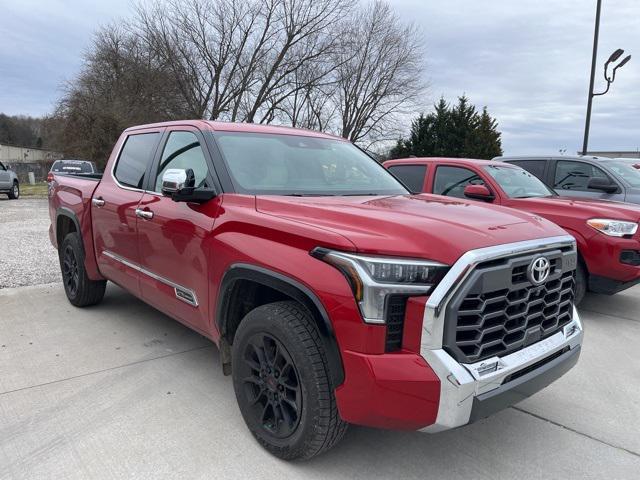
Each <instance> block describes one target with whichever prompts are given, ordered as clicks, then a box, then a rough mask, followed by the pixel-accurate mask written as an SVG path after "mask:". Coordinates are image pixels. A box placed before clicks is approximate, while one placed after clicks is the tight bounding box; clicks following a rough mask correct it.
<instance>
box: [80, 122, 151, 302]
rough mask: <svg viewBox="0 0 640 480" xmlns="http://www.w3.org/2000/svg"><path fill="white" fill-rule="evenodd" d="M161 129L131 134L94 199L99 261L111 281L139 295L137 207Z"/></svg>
mask: <svg viewBox="0 0 640 480" xmlns="http://www.w3.org/2000/svg"><path fill="white" fill-rule="evenodd" d="M161 133H162V132H161V131H151V132H143V133H137V132H136V133H135V134H131V135H129V136H128V137H126V138H125V139H123V140H121V141H123V142H124V145H122V146H116V149H118V148H120V154H119V155H118V158H117V159H115V162H116V163H115V166H114V168H113V169H112V171H111V172H105V173H104V175H103V178H102V181H101V182H100V184H99V185H98V187H97V188H96V191H95V192H94V193H93V198H92V199H91V218H92V225H93V236H94V243H95V245H94V246H95V252H96V260H97V262H98V268H99V270H100V272H101V273H102V274H103V275H104V276H105V277H106V278H108V279H109V280H111V281H113V282H114V283H116V284H118V285H120V286H121V287H123V288H125V289H126V290H128V291H130V292H131V293H133V294H135V295H138V296H140V289H139V284H138V279H139V277H140V273H139V263H140V255H139V252H138V241H137V240H138V237H137V233H136V228H137V224H138V215H137V214H136V210H137V209H138V204H139V203H140V200H142V194H143V187H144V183H145V181H146V172H147V170H148V169H149V168H150V166H151V163H152V161H153V157H154V154H155V151H156V148H157V145H158V143H159V141H160V137H161Z"/></svg>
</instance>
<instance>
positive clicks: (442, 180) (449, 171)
mask: <svg viewBox="0 0 640 480" xmlns="http://www.w3.org/2000/svg"><path fill="white" fill-rule="evenodd" d="M484 184H485V183H484V180H482V178H480V177H479V176H478V174H476V173H474V172H472V171H471V170H469V169H468V168H463V167H446V166H440V167H438V168H437V170H436V179H435V181H434V184H433V193H435V194H436V195H445V196H447V197H456V198H466V197H465V196H464V188H465V187H466V186H467V185H484Z"/></svg>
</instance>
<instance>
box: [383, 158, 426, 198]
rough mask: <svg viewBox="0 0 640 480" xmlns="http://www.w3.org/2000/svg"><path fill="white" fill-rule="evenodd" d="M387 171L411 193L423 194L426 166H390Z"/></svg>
mask: <svg viewBox="0 0 640 480" xmlns="http://www.w3.org/2000/svg"><path fill="white" fill-rule="evenodd" d="M388 170H389V171H390V172H391V173H393V175H394V176H395V177H396V178H398V179H399V180H400V181H401V182H402V183H404V185H405V186H406V187H407V188H408V189H409V190H410V191H411V192H412V193H421V192H425V191H426V190H425V188H424V187H425V185H424V183H425V177H426V174H427V166H426V165H415V164H412V165H391V166H389V167H388Z"/></svg>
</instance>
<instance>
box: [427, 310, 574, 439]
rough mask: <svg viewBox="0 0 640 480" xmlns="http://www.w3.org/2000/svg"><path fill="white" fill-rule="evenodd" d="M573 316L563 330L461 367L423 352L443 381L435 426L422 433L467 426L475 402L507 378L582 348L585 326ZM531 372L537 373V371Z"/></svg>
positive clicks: (439, 355)
mask: <svg viewBox="0 0 640 480" xmlns="http://www.w3.org/2000/svg"><path fill="white" fill-rule="evenodd" d="M573 315H574V317H573V321H572V322H571V323H570V324H568V325H566V326H565V327H564V328H563V329H562V331H560V332H558V333H556V334H555V335H553V336H551V337H549V338H546V339H545V340H542V341H540V342H538V343H534V344H533V345H531V346H529V347H527V348H524V349H522V350H519V351H517V352H515V353H512V354H511V355H507V356H505V357H502V358H498V357H493V358H489V359H486V360H483V361H481V362H478V363H474V364H461V363H458V362H457V361H456V360H454V359H453V358H452V357H451V356H450V355H449V354H448V353H447V352H445V351H444V350H442V349H437V350H430V351H428V352H423V355H424V356H425V359H426V360H427V362H428V363H429V365H430V366H431V368H432V369H433V370H434V371H435V373H436V374H437V375H438V377H439V378H440V406H439V409H438V417H437V419H436V423H434V424H433V425H430V426H428V427H426V428H424V429H423V430H422V431H425V432H439V431H442V430H448V429H451V428H456V427H460V426H462V425H466V424H467V423H469V421H470V420H471V416H472V410H473V407H474V400H475V399H476V398H478V397H480V396H481V395H484V394H486V393H488V392H491V391H494V390H497V389H499V388H500V387H502V386H503V384H504V381H505V379H506V378H507V377H508V376H510V375H512V374H514V373H517V372H519V371H521V370H523V369H526V368H527V367H529V366H530V365H533V364H535V363H538V362H540V361H543V360H545V359H546V358H549V357H552V356H553V355H554V354H556V353H558V352H561V351H563V350H566V349H567V347H568V350H569V351H571V350H574V349H577V348H578V349H579V348H580V346H581V344H582V336H583V330H582V323H581V321H580V317H579V315H578V312H577V311H576V310H575V309H574V312H573ZM541 368H542V367H541ZM531 373H532V374H534V373H535V370H534V371H532V372H531ZM507 385H508V384H507ZM532 393H533V392H532Z"/></svg>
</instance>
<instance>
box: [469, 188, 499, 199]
mask: <svg viewBox="0 0 640 480" xmlns="http://www.w3.org/2000/svg"><path fill="white" fill-rule="evenodd" d="M464 196H465V197H467V198H471V199H473V200H483V201H485V202H492V201H493V200H494V199H495V198H496V197H495V196H494V195H493V194H492V193H491V191H490V190H489V189H488V188H487V187H486V186H485V185H467V186H466V187H464Z"/></svg>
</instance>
